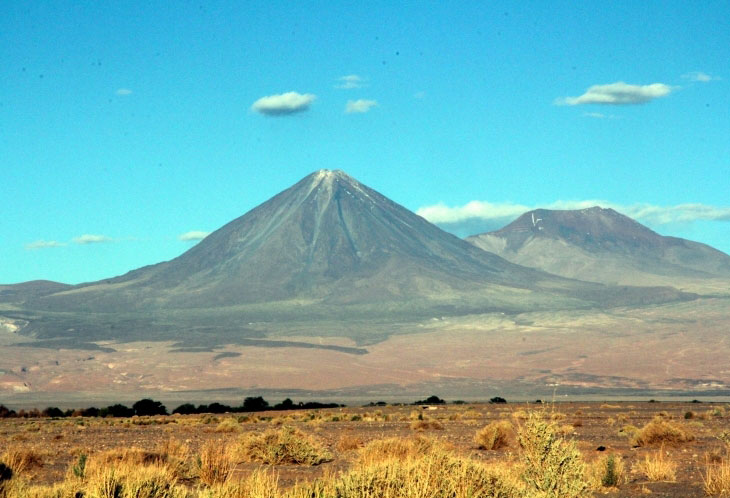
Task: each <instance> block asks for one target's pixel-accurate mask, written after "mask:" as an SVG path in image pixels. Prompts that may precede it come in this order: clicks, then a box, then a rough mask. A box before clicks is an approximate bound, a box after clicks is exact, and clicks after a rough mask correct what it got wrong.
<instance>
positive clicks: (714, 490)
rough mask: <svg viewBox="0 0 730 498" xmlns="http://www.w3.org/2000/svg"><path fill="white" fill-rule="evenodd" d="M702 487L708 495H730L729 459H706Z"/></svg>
mask: <svg viewBox="0 0 730 498" xmlns="http://www.w3.org/2000/svg"><path fill="white" fill-rule="evenodd" d="M702 485H703V486H702V487H703V489H704V490H705V493H706V494H708V495H710V496H730V461H727V460H725V461H722V460H721V461H719V462H715V463H712V462H710V461H709V459H708V460H707V461H706V468H705V472H704V473H703V474H702Z"/></svg>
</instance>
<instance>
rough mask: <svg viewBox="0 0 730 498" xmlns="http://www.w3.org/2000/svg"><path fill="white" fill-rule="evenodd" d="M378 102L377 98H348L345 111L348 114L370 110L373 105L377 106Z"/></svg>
mask: <svg viewBox="0 0 730 498" xmlns="http://www.w3.org/2000/svg"><path fill="white" fill-rule="evenodd" d="M376 105H378V103H377V102H376V101H375V100H365V99H358V100H348V101H347V105H346V106H345V112H346V113H348V114H353V113H358V112H359V113H363V112H368V111H369V110H370V109H371V108H372V107H375V106H376Z"/></svg>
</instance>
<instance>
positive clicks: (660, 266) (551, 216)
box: [466, 206, 730, 287]
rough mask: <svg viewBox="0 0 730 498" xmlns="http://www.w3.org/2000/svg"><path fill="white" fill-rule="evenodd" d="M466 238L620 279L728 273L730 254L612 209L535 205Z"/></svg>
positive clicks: (655, 280) (593, 276) (517, 258)
mask: <svg viewBox="0 0 730 498" xmlns="http://www.w3.org/2000/svg"><path fill="white" fill-rule="evenodd" d="M466 240H467V241H468V242H470V243H472V244H474V245H475V246H477V247H479V248H481V249H484V250H486V251H490V252H493V253H495V254H498V255H500V256H502V257H503V258H505V259H507V260H509V261H511V262H513V263H517V264H520V265H524V266H529V267H532V268H537V269H541V270H544V271H547V272H550V273H554V274H556V275H562V276H565V277H569V278H576V279H580V280H586V281H591V282H601V283H604V284H610V285H616V284H622V285H673V286H676V287H681V286H682V285H683V284H686V283H687V282H698V281H701V280H708V279H717V278H720V279H722V278H729V277H730V256H728V255H727V254H725V253H723V252H721V251H718V250H717V249H714V248H712V247H710V246H708V245H705V244H701V243H699V242H693V241H690V240H685V239H681V238H677V237H666V236H662V235H660V234H658V233H656V232H654V231H653V230H651V229H649V228H648V227H646V226H644V225H642V224H640V223H638V222H636V221H635V220H633V219H631V218H629V217H628V216H625V215H623V214H621V213H618V212H617V211H615V210H613V209H604V208H601V207H598V206H596V207H592V208H588V209H580V210H564V211H559V210H548V209H536V210H534V211H528V212H527V213H524V214H523V215H521V216H520V217H519V218H517V219H516V220H515V221H513V222H512V223H510V224H509V225H507V226H505V227H504V228H502V229H500V230H496V231H493V232H488V233H484V234H479V235H474V236H471V237H468V238H467V239H466Z"/></svg>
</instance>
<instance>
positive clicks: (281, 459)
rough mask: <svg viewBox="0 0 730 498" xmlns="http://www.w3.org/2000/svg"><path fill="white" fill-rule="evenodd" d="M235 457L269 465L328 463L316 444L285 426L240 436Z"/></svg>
mask: <svg viewBox="0 0 730 498" xmlns="http://www.w3.org/2000/svg"><path fill="white" fill-rule="evenodd" d="M235 457H236V458H238V459H240V460H242V461H246V462H259V463H265V464H269V465H280V464H287V463H289V464H299V465H319V464H320V463H323V462H327V461H330V460H331V459H332V455H331V454H330V452H329V451H327V450H326V449H325V448H324V447H322V445H321V444H320V443H318V442H317V441H315V440H314V439H312V438H311V437H310V436H307V435H306V434H304V433H303V432H301V431H299V430H298V429H295V428H294V427H288V426H284V427H282V428H280V429H278V430H273V429H270V430H267V431H266V432H264V433H262V434H246V435H244V436H242V437H241V439H240V440H239V442H238V444H237V446H236V449H235Z"/></svg>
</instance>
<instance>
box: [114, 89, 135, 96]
mask: <svg viewBox="0 0 730 498" xmlns="http://www.w3.org/2000/svg"><path fill="white" fill-rule="evenodd" d="M115 93H116V94H117V95H132V90H130V89H129V88H120V89H118V90H117V91H116V92H115Z"/></svg>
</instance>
